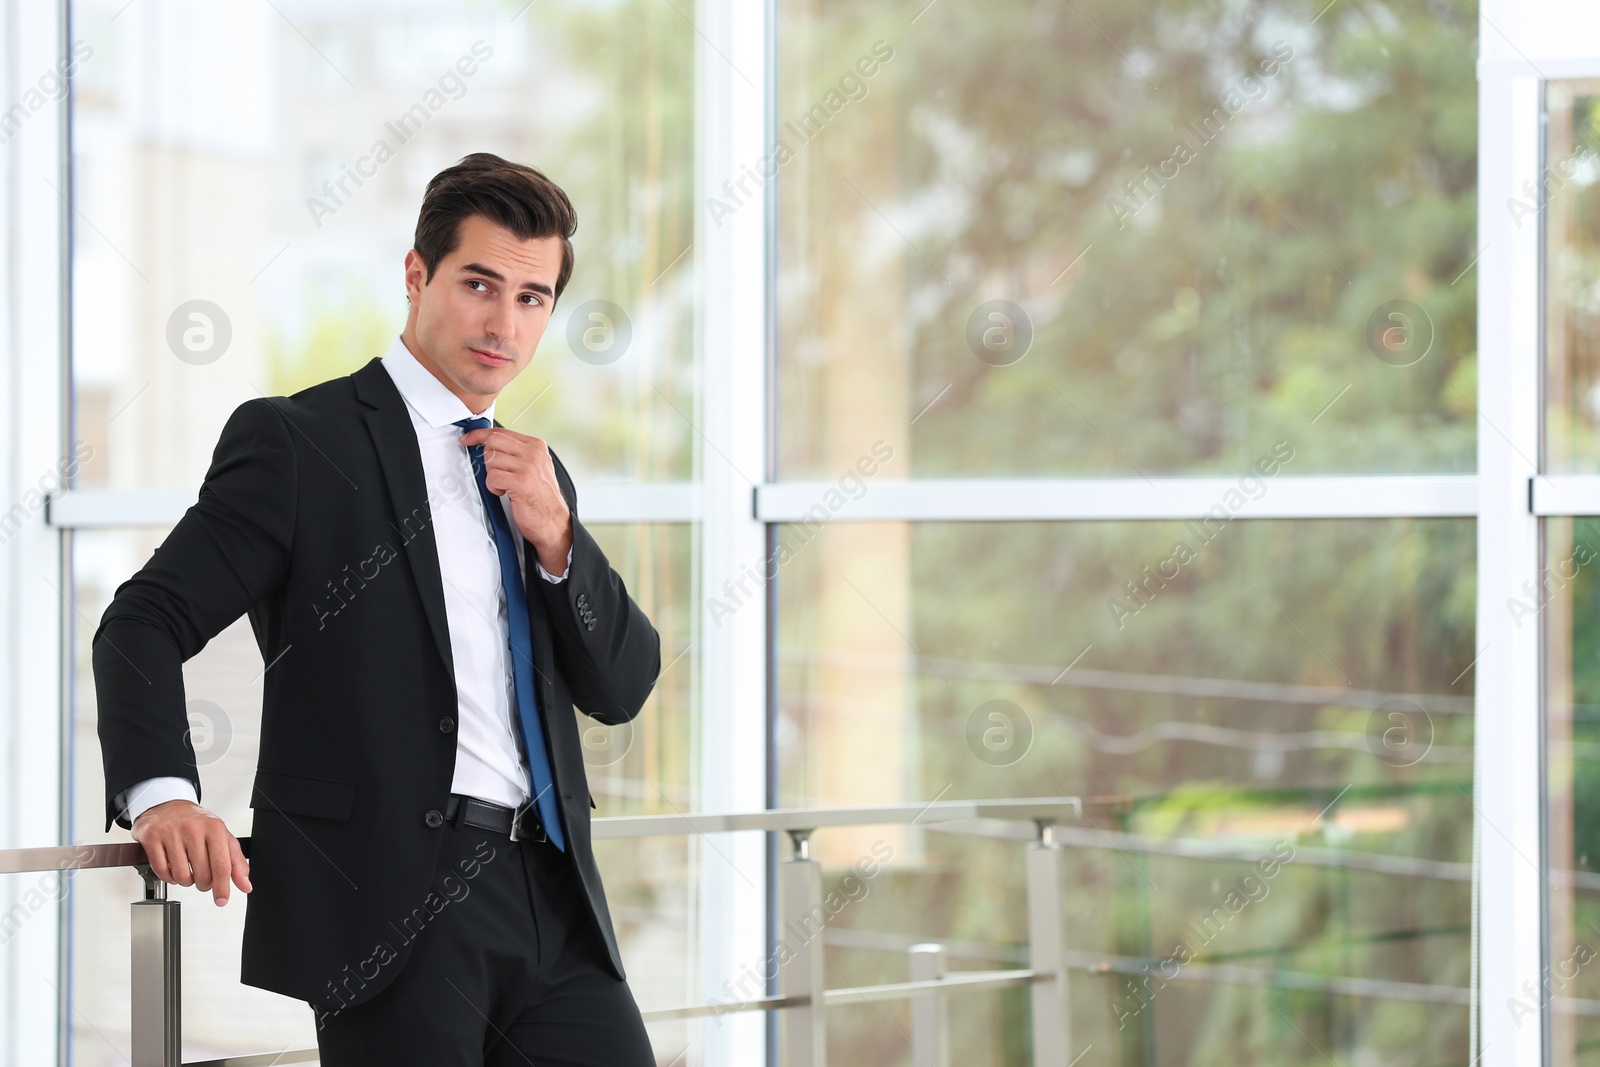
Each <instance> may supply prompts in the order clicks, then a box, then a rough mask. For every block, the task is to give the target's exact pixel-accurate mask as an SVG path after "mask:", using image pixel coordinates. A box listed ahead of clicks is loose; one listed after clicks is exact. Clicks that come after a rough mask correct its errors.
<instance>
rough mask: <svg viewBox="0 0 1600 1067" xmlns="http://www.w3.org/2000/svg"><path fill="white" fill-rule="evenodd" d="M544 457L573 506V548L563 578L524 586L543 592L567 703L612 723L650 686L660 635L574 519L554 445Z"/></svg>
mask: <svg viewBox="0 0 1600 1067" xmlns="http://www.w3.org/2000/svg"><path fill="white" fill-rule="evenodd" d="M550 459H551V461H552V463H553V465H554V466H555V471H556V480H557V481H558V482H559V483H560V485H561V493H562V495H563V496H565V497H566V499H567V507H568V508H569V509H570V510H571V511H572V553H571V557H570V562H569V563H568V565H567V572H566V580H564V581H561V582H559V583H557V582H548V581H540V582H534V583H531V584H533V585H534V586H536V587H537V588H538V589H539V595H540V596H542V597H543V598H544V603H545V607H546V609H547V611H548V613H549V616H550V628H551V635H552V639H553V641H554V643H555V651H556V656H557V657H558V658H559V660H560V663H561V672H562V676H563V677H564V678H565V679H566V681H567V688H568V689H569V690H570V691H571V693H572V701H573V703H574V704H576V705H577V706H578V709H579V710H580V711H582V712H583V713H584V714H586V715H588V716H589V717H591V718H593V719H595V720H596V721H598V722H602V723H605V724H606V725H608V726H615V725H616V724H618V723H623V722H627V721H629V720H630V719H632V718H633V717H634V716H636V715H638V714H639V709H640V708H642V707H643V706H644V702H645V699H646V698H647V697H648V696H649V695H650V691H651V690H652V689H653V688H655V684H656V675H658V674H660V673H661V637H660V635H659V634H657V633H656V628H655V627H654V626H653V625H651V623H650V620H649V619H648V618H647V617H646V616H645V613H644V611H643V610H641V609H640V607H639V605H637V604H635V603H634V602H633V597H631V596H629V595H628V589H627V587H626V586H625V585H623V583H622V578H621V576H620V575H618V574H617V572H616V571H615V570H613V569H612V567H611V563H610V561H609V560H607V559H606V555H605V553H604V552H602V551H601V550H600V546H599V545H598V544H596V543H595V540H594V538H593V537H592V536H591V535H590V534H589V531H588V530H587V529H585V528H584V525H583V523H582V522H580V521H579V520H578V491H577V489H576V487H574V486H573V484H572V479H571V477H569V476H568V474H567V470H566V468H565V467H564V466H562V463H561V460H560V459H558V458H556V454H555V452H554V451H552V452H551V453H550ZM529 552H530V553H532V549H531V547H530V548H529Z"/></svg>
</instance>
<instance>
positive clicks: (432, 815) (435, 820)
mask: <svg viewBox="0 0 1600 1067" xmlns="http://www.w3.org/2000/svg"><path fill="white" fill-rule="evenodd" d="M422 821H423V822H425V823H427V824H428V828H429V829H430V830H437V829H438V828H439V827H441V826H443V825H444V815H443V814H442V813H441V812H438V811H430V812H428V814H426V815H424V816H423V817H422Z"/></svg>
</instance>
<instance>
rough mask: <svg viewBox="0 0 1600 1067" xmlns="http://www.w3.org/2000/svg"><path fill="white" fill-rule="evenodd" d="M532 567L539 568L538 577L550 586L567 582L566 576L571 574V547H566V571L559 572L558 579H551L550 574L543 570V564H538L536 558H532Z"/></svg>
mask: <svg viewBox="0 0 1600 1067" xmlns="http://www.w3.org/2000/svg"><path fill="white" fill-rule="evenodd" d="M533 565H534V566H535V567H538V568H539V577H541V578H543V579H544V580H545V581H547V582H550V583H552V584H556V583H560V582H564V581H566V580H567V575H569V574H571V573H572V547H571V546H570V545H569V546H567V566H566V569H565V570H563V571H562V572H561V577H559V578H552V577H551V576H550V572H549V571H547V570H545V569H544V564H543V563H540V562H539V560H538V558H537V557H535V558H534V561H533Z"/></svg>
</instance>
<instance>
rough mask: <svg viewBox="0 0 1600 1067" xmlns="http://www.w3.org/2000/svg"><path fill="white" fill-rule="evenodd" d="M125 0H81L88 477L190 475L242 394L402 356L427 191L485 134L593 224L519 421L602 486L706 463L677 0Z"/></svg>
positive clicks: (484, 144)
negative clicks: (697, 459)
mask: <svg viewBox="0 0 1600 1067" xmlns="http://www.w3.org/2000/svg"><path fill="white" fill-rule="evenodd" d="M124 7H125V5H124V4H123V3H120V2H117V0H74V2H73V4H72V16H73V20H74V30H75V32H76V33H77V34H78V35H80V36H81V37H82V38H83V40H84V42H85V43H86V44H87V45H88V46H89V47H90V48H92V49H93V52H94V57H93V59H92V60H91V61H90V62H86V63H85V64H83V67H82V73H81V76H80V79H79V82H78V89H77V97H76V104H75V110H74V122H75V129H74V141H73V166H74V202H75V207H76V208H77V210H78V215H79V218H78V221H79V223H80V225H78V226H77V228H76V231H75V240H76V247H75V248H74V250H73V251H74V256H73V260H74V273H73V277H74V287H75V290H76V299H75V304H74V314H73V331H74V337H75V342H74V346H73V369H74V379H73V380H74V390H75V399H76V405H75V414H76V422H77V434H78V436H80V437H82V438H83V439H84V440H85V441H86V442H87V443H88V444H89V445H91V446H93V447H94V448H95V450H96V452H97V453H101V454H104V456H105V457H106V460H105V462H104V463H102V464H100V465H98V466H97V467H94V468H92V471H91V472H86V475H85V478H84V479H83V482H82V484H84V485H106V486H112V487H116V488H139V489H153V488H163V489H165V488H183V489H191V488H193V487H194V486H196V485H198V484H199V480H200V478H201V476H202V475H203V474H204V472H205V468H206V463H207V460H208V459H209V456H210V449H211V446H212V444H214V443H215V441H216V438H217V435H218V432H219V431H220V430H221V428H222V424H223V422H224V420H225V419H226V418H227V416H228V414H229V413H230V412H231V411H232V410H233V409H234V408H235V407H236V406H238V405H239V404H240V403H242V402H243V401H245V400H248V399H250V398H252V397H255V396H260V395H276V394H283V393H290V392H293V391H295V390H297V389H300V388H304V387H305V386H307V385H311V384H314V383H316V382H319V381H322V380H324V379H326V378H329V377H332V376H334V375H337V374H345V373H349V372H350V371H352V370H354V369H356V368H357V367H360V366H361V365H363V364H364V363H366V362H367V361H368V360H370V359H373V358H375V357H377V356H379V355H382V353H383V350H384V348H386V347H387V345H388V343H389V341H390V340H391V339H392V338H393V336H394V335H395V334H397V333H398V332H399V330H400V327H402V326H403V325H404V323H405V311H406V303H405V287H404V283H403V279H402V261H403V259H404V256H405V253H406V250H407V249H409V248H410V247H411V235H412V231H413V229H414V228H415V226H416V214H417V207H418V204H419V203H420V200H421V192H422V188H423V186H424V185H425V184H426V182H427V180H428V178H430V177H432V176H433V175H434V174H436V173H437V172H438V171H440V170H442V169H444V168H445V167H447V166H449V165H450V164H452V163H454V162H455V161H456V160H458V159H459V158H460V157H461V156H463V155H465V154H467V153H468V152H471V151H478V150H485V151H493V152H496V153H498V154H501V155H504V156H505V157H507V158H509V159H514V160H518V161H525V162H528V163H530V164H532V165H534V166H537V167H539V168H540V169H542V170H544V171H545V172H546V173H548V174H549V175H550V176H551V177H553V178H554V179H555V180H556V181H557V182H559V183H560V184H562V185H563V186H564V187H565V188H566V189H568V190H570V193H571V195H572V198H573V201H574V205H575V206H576V208H577V212H578V218H579V232H578V235H577V236H578V239H579V243H578V246H577V247H578V248H579V250H580V254H579V255H578V257H577V260H576V263H575V267H574V271H573V276H572V281H571V284H570V286H569V288H568V289H567V291H566V293H565V294H564V295H563V297H562V300H561V301H560V303H559V305H558V306H557V308H556V310H555V315H554V318H553V319H552V322H551V326H550V330H549V335H548V337H547V339H546V340H545V342H544V343H543V344H542V345H541V347H540V350H539V353H538V356H537V357H536V359H535V362H534V364H533V365H532V366H531V367H530V368H529V369H528V371H527V372H526V373H524V374H522V375H521V376H520V377H519V378H518V379H517V381H516V383H515V384H514V385H513V387H512V388H511V389H509V390H508V391H507V392H506V395H505V397H504V398H503V399H502V401H501V404H500V417H501V421H502V422H504V423H506V424H507V425H509V426H511V427H512V428H514V429H518V430H522V431H523V432H527V433H535V434H538V435H541V436H547V437H549V438H551V439H553V440H557V441H560V442H562V443H563V445H565V448H564V449H562V456H563V459H564V460H565V461H566V462H567V463H568V465H569V466H570V467H571V468H572V469H573V470H574V471H582V472H583V473H584V474H585V475H586V476H587V478H588V479H590V480H593V479H605V480H620V481H628V482H648V481H660V480H671V479H683V478H686V477H688V475H689V465H690V460H691V453H690V449H689V439H690V432H691V431H690V429H689V427H688V425H687V424H686V423H685V422H684V421H683V419H682V418H681V417H680V416H679V415H678V414H677V413H676V412H675V411H674V410H673V408H674V407H676V408H678V409H680V410H684V411H687V410H692V408H693V406H694V404H693V360H692V352H691V348H690V344H691V331H690V327H691V322H692V300H693V283H692V279H693V270H692V268H693V265H694V261H693V255H692V252H691V251H690V245H691V242H692V240H693V232H692V230H693V226H692V214H691V212H692V205H691V195H692V188H693V175H694V158H693V128H694V127H693V120H694V115H693V100H694V82H693V59H694V47H693V41H694V37H693V30H692V28H691V27H690V26H689V25H688V24H687V23H685V22H684V20H683V19H682V18H681V17H679V16H678V15H677V14H675V13H674V12H673V11H672V9H671V8H670V7H663V5H661V4H658V3H653V2H649V0H637V2H634V3H619V4H608V5H602V6H596V5H593V4H586V3H579V2H570V3H564V2H557V3H541V4H539V5H538V7H537V9H536V10H532V9H530V5H528V4H526V3H524V2H523V0H516V2H512V0H503V2H499V3H468V2H465V0H463V2H459V3H450V4H438V3H420V2H409V3H401V4H383V5H377V4H373V3H369V2H362V0H340V2H334V3H320V2H319V3H306V2H297V3H284V4H280V5H277V6H276V7H275V6H273V5H254V6H252V5H244V6H242V7H241V6H238V5H214V4H202V3H198V2H191V3H178V4H167V5H136V6H134V7H132V8H128V9H127V10H123V8H124ZM180 26H181V29H180ZM597 316H598V317H597ZM592 412H604V417H601V418H596V417H593V416H592V414H591V413H592Z"/></svg>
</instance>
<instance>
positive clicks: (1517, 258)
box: [1472, 28, 1544, 1067]
mask: <svg viewBox="0 0 1600 1067" xmlns="http://www.w3.org/2000/svg"><path fill="white" fill-rule="evenodd" d="M1483 32H1484V33H1485V34H1488V33H1492V32H1493V30H1492V29H1489V28H1485V30H1484V31H1483ZM1540 119H1541V116H1540V93H1539V83H1538V80H1537V79H1536V78H1534V77H1529V76H1520V75H1519V76H1510V77H1507V76H1485V77H1483V78H1482V79H1481V80H1480V83H1479V185H1478V239H1477V240H1478V247H1479V248H1480V249H1481V250H1482V254H1481V256H1480V258H1479V260H1478V264H1477V267H1476V270H1477V283H1478V292H1479V293H1480V294H1481V297H1480V299H1479V301H1478V343H1479V352H1480V368H1479V382H1478V406H1479V420H1478V499H1479V511H1478V605H1477V638H1476V640H1477V645H1478V649H1477V651H1478V653H1479V654H1478V658H1477V663H1476V666H1475V673H1476V691H1475V697H1476V712H1475V732H1474V750H1475V754H1476V755H1475V767H1474V789H1473V807H1474V836H1475V849H1474V852H1475V857H1474V859H1475V865H1476V881H1475V916H1474V920H1475V921H1474V926H1475V929H1476V937H1475V945H1474V948H1475V953H1474V955H1475V962H1476V975H1475V983H1476V987H1477V992H1478V996H1477V1011H1476V1015H1475V1020H1474V1021H1475V1024H1476V1026H1475V1029H1476V1031H1477V1037H1478V1048H1477V1049H1474V1050H1472V1054H1473V1055H1478V1054H1479V1053H1480V1052H1481V1059H1480V1060H1479V1062H1480V1063H1482V1064H1483V1065H1484V1067H1512V1065H1516V1067H1539V1065H1541V1064H1542V1063H1543V1062H1544V1060H1543V1057H1544V1048H1543V1044H1544V1042H1543V1036H1542V1027H1540V1026H1535V1025H1525V1024H1524V1023H1523V1022H1519V1020H1518V1018H1517V1016H1515V1015H1514V1014H1512V1013H1511V1012H1508V1010H1507V1004H1508V1002H1510V1001H1511V1000H1512V999H1513V998H1523V997H1525V996H1526V994H1525V993H1524V990H1523V983H1525V982H1533V983H1534V984H1535V987H1537V984H1538V980H1539V974H1540V967H1541V963H1542V960H1543V951H1544V946H1543V938H1542V915H1543V910H1544V896H1543V892H1542V888H1543V872H1542V871H1541V869H1540V867H1539V857H1540V838H1541V829H1542V824H1543V820H1542V805H1543V796H1542V793H1541V768H1542V764H1541V760H1542V753H1541V751H1540V743H1539V734H1540V730H1539V722H1540V710H1541V709H1540V697H1541V694H1540V676H1541V662H1542V661H1541V656H1542V653H1543V650H1542V648H1541V645H1540V641H1539V627H1538V626H1537V625H1534V624H1532V623H1529V622H1527V621H1526V620H1519V619H1518V618H1516V617H1514V616H1513V615H1512V613H1510V612H1508V611H1507V610H1506V604H1507V602H1508V600H1510V599H1511V598H1512V597H1515V596H1517V595H1519V594H1520V592H1521V587H1522V585H1523V583H1524V582H1526V581H1534V580H1537V576H1538V570H1539V527H1538V519H1537V518H1536V517H1535V516H1534V515H1533V514H1532V513H1531V510H1530V507H1529V492H1528V485H1529V479H1530V478H1532V477H1533V476H1534V474H1535V473H1536V472H1535V470H1534V467H1533V464H1534V462H1535V460H1534V457H1536V456H1537V455H1538V448H1539V418H1540V411H1539V405H1540V399H1539V363H1540V350H1539V322H1540V302H1539V273H1540V271H1539V266H1540V248H1539V239H1538V229H1539V228H1538V227H1537V226H1523V227H1520V228H1519V227H1518V226H1517V225H1516V223H1515V221H1514V219H1513V218H1512V217H1511V216H1510V215H1509V213H1508V212H1507V211H1506V209H1505V205H1506V203H1507V201H1508V200H1510V199H1511V198H1512V197H1513V196H1516V195H1519V190H1520V189H1521V188H1522V186H1523V184H1524V183H1525V182H1530V181H1534V180H1536V177H1537V174H1538V169H1539V165H1540V141H1541V138H1540Z"/></svg>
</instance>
